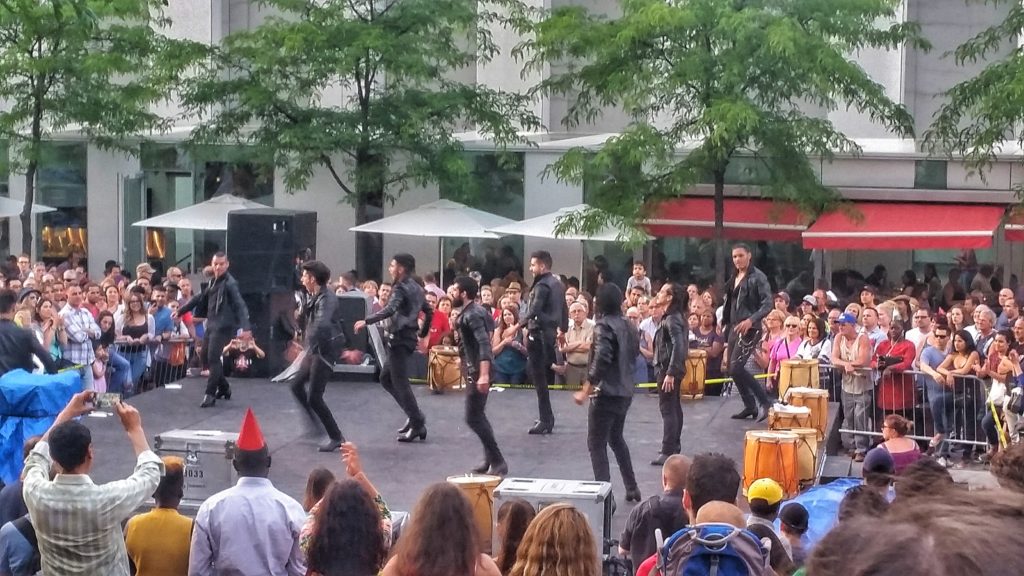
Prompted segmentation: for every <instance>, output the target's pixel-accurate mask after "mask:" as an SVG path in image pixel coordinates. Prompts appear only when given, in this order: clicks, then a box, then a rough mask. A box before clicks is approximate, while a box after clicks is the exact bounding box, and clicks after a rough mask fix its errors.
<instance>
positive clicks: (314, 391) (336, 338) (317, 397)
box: [291, 260, 345, 452]
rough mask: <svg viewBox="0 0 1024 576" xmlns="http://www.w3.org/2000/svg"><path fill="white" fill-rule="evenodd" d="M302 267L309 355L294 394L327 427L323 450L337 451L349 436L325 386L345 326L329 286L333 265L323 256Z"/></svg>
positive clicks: (336, 300)
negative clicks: (336, 416)
mask: <svg viewBox="0 0 1024 576" xmlns="http://www.w3.org/2000/svg"><path fill="white" fill-rule="evenodd" d="M300 268H301V270H302V276H301V278H300V282H301V283H302V286H303V288H305V289H306V298H305V299H304V304H303V306H302V315H303V318H304V320H305V321H304V323H303V332H304V333H305V340H306V345H305V348H306V356H305V358H303V360H302V365H301V367H300V368H299V373H298V374H297V375H296V377H295V379H294V380H293V381H292V385H291V387H292V394H293V395H294V396H295V399H296V400H298V401H299V404H300V405H301V406H302V407H303V408H305V409H306V411H307V412H308V413H309V415H310V417H311V418H312V417H313V416H314V415H315V416H316V417H317V418H319V419H320V422H321V423H323V425H324V429H325V430H326V431H327V437H328V440H327V442H326V443H325V444H322V445H321V446H320V451H321V452H333V451H335V450H337V449H338V448H341V445H342V444H343V443H344V442H345V437H344V436H342V434H341V429H340V428H338V423H337V422H336V421H335V420H334V414H332V413H331V409H330V408H329V407H328V406H327V403H326V402H324V390H326V389H327V380H328V379H330V377H331V374H332V373H333V372H334V362H335V360H337V358H338V356H339V355H340V354H341V351H342V349H343V348H344V347H345V330H344V327H343V325H342V318H341V311H340V309H339V308H338V297H337V296H335V295H334V292H333V291H332V290H330V288H328V286H327V283H328V282H330V280H331V269H330V268H328V267H327V265H326V264H324V263H323V262H320V261H319V260H307V261H305V262H303V263H302V264H300ZM307 381H308V382H309V392H308V393H307V392H306V382H307Z"/></svg>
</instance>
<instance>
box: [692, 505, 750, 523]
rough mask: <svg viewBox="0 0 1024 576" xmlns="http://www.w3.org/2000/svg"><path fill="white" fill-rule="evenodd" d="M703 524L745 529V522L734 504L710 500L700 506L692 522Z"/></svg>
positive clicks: (740, 511) (741, 513)
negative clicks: (726, 525) (725, 525)
mask: <svg viewBox="0 0 1024 576" xmlns="http://www.w3.org/2000/svg"><path fill="white" fill-rule="evenodd" d="M705 523H716V524H728V525H730V526H735V527H736V528H746V527H747V522H746V520H744V518H743V511H742V510H740V509H739V508H737V507H736V505H735V504H729V503H728V502H722V501H721V500H712V501H711V502H708V503H707V504H705V505H703V506H701V507H700V510H698V511H697V518H696V519H695V520H694V524H705Z"/></svg>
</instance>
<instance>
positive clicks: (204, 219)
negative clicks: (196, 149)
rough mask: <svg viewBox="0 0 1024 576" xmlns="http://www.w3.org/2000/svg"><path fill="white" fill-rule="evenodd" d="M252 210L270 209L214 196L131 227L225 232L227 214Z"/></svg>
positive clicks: (256, 204)
mask: <svg viewBox="0 0 1024 576" xmlns="http://www.w3.org/2000/svg"><path fill="white" fill-rule="evenodd" d="M253 208H270V206H266V205H264V204H260V203H259V202H253V201H252V200H246V199H245V198H241V197H239V196H234V195H232V194H224V195H222V196H214V197H213V198H210V199H209V200H207V201H206V202H200V203H199V204H194V205H192V206H187V207H185V208H181V209H179V210H175V211H173V212H168V213H166V214H161V215H159V216H154V217H152V218H147V219H145V220H140V221H138V222H136V223H134V224H132V226H145V227H147V228H182V229H190V230H227V229H228V212H233V211H235V210H251V209H253Z"/></svg>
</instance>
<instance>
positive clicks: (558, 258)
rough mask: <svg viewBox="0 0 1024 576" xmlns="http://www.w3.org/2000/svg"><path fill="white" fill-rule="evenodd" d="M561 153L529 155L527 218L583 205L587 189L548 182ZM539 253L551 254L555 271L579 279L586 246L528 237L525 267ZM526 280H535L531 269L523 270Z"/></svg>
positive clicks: (553, 181)
mask: <svg viewBox="0 0 1024 576" xmlns="http://www.w3.org/2000/svg"><path fill="white" fill-rule="evenodd" d="M559 156H561V154H560V153H557V152H538V153H532V154H527V155H526V158H525V161H524V178H523V184H524V190H525V193H524V194H525V200H526V213H525V214H524V218H533V217H535V216H540V215H542V214H547V213H549V212H554V211H555V210H558V209H559V208H564V207H566V206H573V205H575V204H579V203H581V202H583V187H582V186H576V185H572V184H566V183H564V182H558V181H556V180H555V179H554V177H549V178H547V179H545V178H544V177H543V174H544V170H546V169H547V167H548V166H550V165H551V164H553V163H554V162H555V161H556V160H558V158H559ZM535 250H547V251H548V252H551V259H552V260H553V262H554V272H555V273H558V274H566V275H568V276H578V275H579V273H580V271H579V263H580V262H582V261H583V245H582V243H580V242H576V241H573V240H547V239H540V238H526V239H525V241H524V243H523V267H524V268H526V267H527V266H528V264H529V257H530V253H531V252H533V251H535ZM523 273H524V274H525V275H526V278H525V280H526V281H527V282H528V283H529V282H532V281H533V278H532V276H531V275H530V273H529V270H523Z"/></svg>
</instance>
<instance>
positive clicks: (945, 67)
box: [905, 0, 1015, 135]
mask: <svg viewBox="0 0 1024 576" xmlns="http://www.w3.org/2000/svg"><path fill="white" fill-rule="evenodd" d="M1010 4H1011V3H1009V2H1001V3H998V5H995V6H993V5H992V3H988V2H964V1H963V0H911V1H910V2H909V5H908V14H907V17H908V18H909V19H910V20H911V21H913V22H917V23H919V24H920V26H921V33H922V34H923V35H924V37H925V38H927V39H928V40H929V42H931V43H932V49H931V50H930V51H929V52H923V51H921V50H916V49H912V50H907V55H906V64H905V68H906V80H907V85H906V88H907V93H906V94H907V95H906V97H905V103H906V104H907V106H908V107H909V108H910V111H911V113H912V114H913V115H914V121H915V132H916V133H917V134H918V135H920V134H922V133H923V132H924V131H925V130H927V128H928V126H929V125H930V124H931V122H932V119H933V117H934V115H935V113H936V111H938V109H939V108H940V107H941V106H942V104H943V102H944V101H945V98H944V96H943V94H944V93H945V92H946V91H947V90H949V89H950V88H952V87H953V86H954V85H956V84H957V83H959V82H962V81H964V80H967V79H969V78H972V77H974V76H975V75H977V73H978V72H980V71H981V70H982V69H983V68H984V67H985V65H986V61H979V62H967V63H965V64H964V65H963V66H958V65H957V64H956V62H955V60H954V58H953V57H951V56H950V55H949V53H950V52H952V51H953V50H955V49H956V48H957V46H959V45H961V44H963V43H964V42H965V41H967V40H969V39H970V38H972V37H973V36H975V35H976V34H978V33H980V32H982V31H983V30H985V29H986V28H988V27H990V26H992V25H994V24H998V23H1000V22H1002V21H1003V20H1004V19H1005V17H1006V14H1007V13H1008V12H1009V10H1010V7H1011V6H1010ZM1014 45H1015V42H1013V41H1009V42H1007V43H1006V46H1005V47H1003V48H1002V49H1001V50H998V51H996V52H995V54H994V56H995V57H997V58H998V57H1002V56H1005V55H1006V54H1008V53H1009V51H1010V50H1011V49H1012V48H1013V47H1014Z"/></svg>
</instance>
